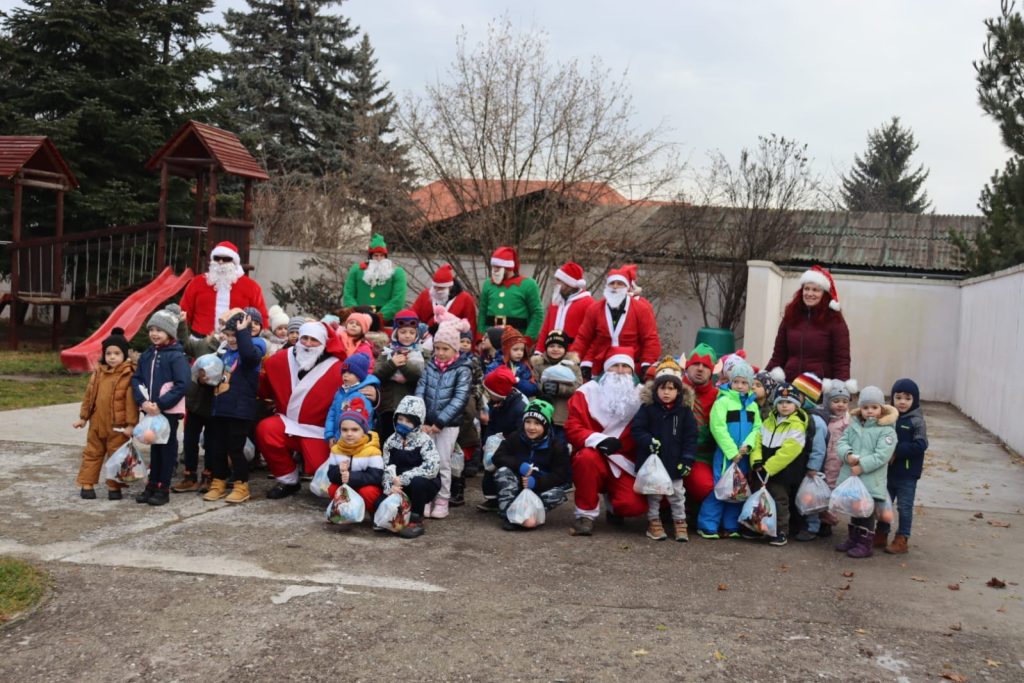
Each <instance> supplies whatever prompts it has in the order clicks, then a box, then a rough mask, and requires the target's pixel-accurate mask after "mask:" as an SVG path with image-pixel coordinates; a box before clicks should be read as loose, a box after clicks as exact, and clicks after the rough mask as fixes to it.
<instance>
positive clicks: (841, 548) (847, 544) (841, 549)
mask: <svg viewBox="0 0 1024 683" xmlns="http://www.w3.org/2000/svg"><path fill="white" fill-rule="evenodd" d="M859 528H860V527H856V526H854V525H852V524H847V525H846V540H845V541H843V542H842V543H837V544H836V546H835V547H836V552H837V553H845V552H847V551H849V550H850V549H851V548H853V547H854V546H855V545H857V529H859Z"/></svg>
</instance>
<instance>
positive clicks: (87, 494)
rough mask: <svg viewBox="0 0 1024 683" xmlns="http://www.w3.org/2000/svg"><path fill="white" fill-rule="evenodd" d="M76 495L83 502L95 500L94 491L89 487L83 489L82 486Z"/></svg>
mask: <svg viewBox="0 0 1024 683" xmlns="http://www.w3.org/2000/svg"><path fill="white" fill-rule="evenodd" d="M78 495H80V496H81V497H82V498H83V499H84V500H96V489H94V488H93V487H91V486H90V487H89V488H85V487H84V486H83V487H82V490H81V491H79V492H78Z"/></svg>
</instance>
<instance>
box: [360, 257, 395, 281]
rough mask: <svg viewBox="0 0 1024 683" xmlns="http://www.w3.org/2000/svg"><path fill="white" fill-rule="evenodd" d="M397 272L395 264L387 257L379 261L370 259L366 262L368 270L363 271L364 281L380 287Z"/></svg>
mask: <svg viewBox="0 0 1024 683" xmlns="http://www.w3.org/2000/svg"><path fill="white" fill-rule="evenodd" d="M394 274H395V264H393V263H392V262H391V259H389V258H385V259H381V260H379V261H375V260H373V259H370V260H369V261H368V262H367V263H366V270H364V271H363V282H365V283H366V284H368V285H370V286H371V287H379V286H380V285H382V284H384V283H385V282H387V281H388V280H390V279H391V276H392V275H394Z"/></svg>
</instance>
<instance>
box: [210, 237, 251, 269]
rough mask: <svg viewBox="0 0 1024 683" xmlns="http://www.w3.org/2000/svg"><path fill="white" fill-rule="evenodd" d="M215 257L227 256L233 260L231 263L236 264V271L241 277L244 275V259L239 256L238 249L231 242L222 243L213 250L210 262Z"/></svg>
mask: <svg viewBox="0 0 1024 683" xmlns="http://www.w3.org/2000/svg"><path fill="white" fill-rule="evenodd" d="M214 256H227V257H228V258H229V259H231V262H232V263H234V264H235V270H236V271H238V274H239V275H244V274H245V271H244V270H242V259H241V257H240V256H239V255H238V247H236V246H235V245H234V244H232V243H231V242H221V243H220V244H218V245H217V246H215V247H214V248H213V249H211V250H210V260H211V261H212V260H213V257H214Z"/></svg>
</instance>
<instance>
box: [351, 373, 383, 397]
mask: <svg viewBox="0 0 1024 683" xmlns="http://www.w3.org/2000/svg"><path fill="white" fill-rule="evenodd" d="M379 386H380V379H378V378H377V375H367V376H366V379H364V380H363V381H362V382H360V383H359V384H355V385H353V386H350V387H343V389H344V390H345V391H346V392H347V393H350V394H351V393H353V392H356V391H359V390H360V389H362V388H363V387H379Z"/></svg>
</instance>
